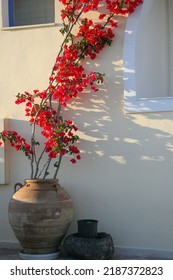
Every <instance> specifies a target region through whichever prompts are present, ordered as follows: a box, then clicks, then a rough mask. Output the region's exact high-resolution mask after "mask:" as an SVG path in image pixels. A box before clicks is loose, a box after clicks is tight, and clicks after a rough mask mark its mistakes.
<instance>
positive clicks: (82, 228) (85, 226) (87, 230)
mask: <svg viewBox="0 0 173 280" xmlns="http://www.w3.org/2000/svg"><path fill="white" fill-rule="evenodd" d="M77 223H78V236H79V237H83V238H96V237H97V224H98V221H97V220H92V219H84V220H79V221H77Z"/></svg>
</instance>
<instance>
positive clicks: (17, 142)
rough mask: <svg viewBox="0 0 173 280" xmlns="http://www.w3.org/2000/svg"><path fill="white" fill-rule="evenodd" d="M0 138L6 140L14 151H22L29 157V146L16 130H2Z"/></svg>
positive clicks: (30, 151)
mask: <svg viewBox="0 0 173 280" xmlns="http://www.w3.org/2000/svg"><path fill="white" fill-rule="evenodd" d="M0 139H1V140H2V141H3V142H5V141H6V140H8V141H9V142H10V144H11V146H12V147H14V148H15V149H16V151H19V150H21V151H23V152H24V153H25V155H26V156H27V157H28V158H29V159H31V154H32V150H31V146H30V145H29V144H27V143H26V140H25V139H24V138H22V137H21V136H20V135H19V134H18V133H17V132H16V131H11V130H4V131H2V132H1V133H0ZM1 145H2V142H0V146H1Z"/></svg>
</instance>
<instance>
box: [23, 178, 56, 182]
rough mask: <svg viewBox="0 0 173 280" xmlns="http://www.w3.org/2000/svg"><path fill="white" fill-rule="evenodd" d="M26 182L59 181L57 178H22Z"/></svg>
mask: <svg viewBox="0 0 173 280" xmlns="http://www.w3.org/2000/svg"><path fill="white" fill-rule="evenodd" d="M24 181H25V182H26V183H28V182H34V183H36V182H39V183H50V182H53V183H58V182H59V179H51V178H50V179H25V180H24Z"/></svg>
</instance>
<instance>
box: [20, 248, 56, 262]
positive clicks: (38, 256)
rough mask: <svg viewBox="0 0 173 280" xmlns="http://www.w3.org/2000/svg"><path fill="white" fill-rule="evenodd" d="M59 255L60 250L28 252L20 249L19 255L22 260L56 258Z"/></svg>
mask: <svg viewBox="0 0 173 280" xmlns="http://www.w3.org/2000/svg"><path fill="white" fill-rule="evenodd" d="M59 255H60V252H59V251H58V252H55V253H49V254H26V253H24V252H23V250H21V251H19V256H20V258H21V259H22V260H56V259H57V258H58V257H59Z"/></svg>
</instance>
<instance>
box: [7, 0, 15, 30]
mask: <svg viewBox="0 0 173 280" xmlns="http://www.w3.org/2000/svg"><path fill="white" fill-rule="evenodd" d="M8 16H9V27H13V26H14V19H13V0H8Z"/></svg>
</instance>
